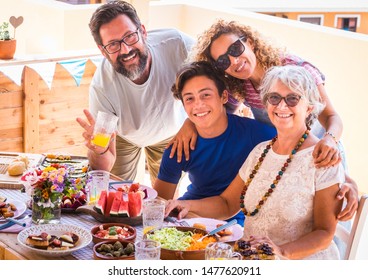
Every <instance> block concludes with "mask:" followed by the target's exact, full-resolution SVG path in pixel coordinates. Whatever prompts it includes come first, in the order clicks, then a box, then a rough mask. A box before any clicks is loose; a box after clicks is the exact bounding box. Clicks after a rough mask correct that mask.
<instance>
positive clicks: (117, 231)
mask: <svg viewBox="0 0 368 280" xmlns="http://www.w3.org/2000/svg"><path fill="white" fill-rule="evenodd" d="M91 234H92V241H93V243H99V242H102V241H107V240H115V241H116V240H120V241H133V242H134V240H135V238H136V237H137V231H136V229H135V228H134V227H132V226H130V225H126V224H119V223H105V224H100V225H96V226H94V227H93V228H92V229H91Z"/></svg>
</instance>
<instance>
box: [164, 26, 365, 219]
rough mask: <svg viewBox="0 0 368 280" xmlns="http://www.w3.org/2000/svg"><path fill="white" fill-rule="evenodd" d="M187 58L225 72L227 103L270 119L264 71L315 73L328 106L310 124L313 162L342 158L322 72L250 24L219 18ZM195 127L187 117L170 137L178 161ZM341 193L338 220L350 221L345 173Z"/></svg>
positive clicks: (350, 186)
mask: <svg viewBox="0 0 368 280" xmlns="http://www.w3.org/2000/svg"><path fill="white" fill-rule="evenodd" d="M191 60H195V61H202V60H204V61H209V62H211V63H212V64H213V65H214V66H215V67H216V69H217V70H218V71H219V72H220V73H222V75H224V77H225V79H226V81H227V84H228V87H229V90H230V92H231V94H232V95H233V98H231V95H229V102H228V103H232V104H233V105H237V104H239V103H237V102H238V101H241V102H244V104H245V105H247V106H249V107H250V108H251V110H252V113H253V115H254V118H255V119H256V120H259V121H262V122H266V123H270V119H269V117H268V115H267V111H266V108H265V106H264V104H263V103H262V100H261V96H260V91H259V85H260V84H261V82H262V80H263V78H264V75H265V72H266V71H267V70H268V69H269V68H271V67H273V66H280V65H299V66H302V67H303V68H305V69H306V70H307V71H308V72H309V73H310V74H311V75H312V76H313V80H314V82H315V84H316V86H317V88H318V94H319V96H320V97H321V99H322V100H323V102H324V104H325V105H326V106H325V107H324V109H323V110H322V112H321V113H320V115H319V116H318V122H315V124H314V125H313V127H312V128H313V132H314V133H315V134H316V135H317V136H318V137H319V138H320V140H319V141H318V143H317V144H316V145H315V147H314V150H313V158H314V162H315V164H316V166H317V167H326V166H332V165H336V164H338V163H339V162H340V161H341V158H340V152H339V148H340V150H343V148H342V146H341V145H340V147H339V141H338V139H340V136H341V134H342V127H343V125H342V121H341V118H340V116H339V115H338V114H337V112H336V111H335V109H334V108H333V106H332V103H331V101H330V100H329V98H328V96H327V93H326V90H325V87H324V82H325V77H324V75H323V74H322V73H321V72H320V71H319V70H318V69H317V68H316V67H315V66H314V65H312V64H311V63H309V62H307V61H305V60H303V59H302V58H300V57H297V56H295V55H291V54H289V53H288V52H287V51H286V49H284V48H281V47H276V46H275V45H273V44H272V43H271V42H270V41H267V40H265V39H264V38H263V37H262V36H261V34H259V33H258V32H257V31H256V30H254V29H252V28H251V27H250V26H247V25H242V24H240V23H238V22H236V21H230V22H227V21H224V20H221V19H220V20H218V21H216V22H215V23H214V24H213V25H212V26H211V27H210V28H209V29H208V30H206V31H204V32H203V33H202V34H201V35H200V36H199V39H198V42H197V45H196V46H195V47H194V49H193V52H192V58H191ZM237 100H238V101H237ZM321 125H322V126H323V128H322V127H321ZM193 130H194V128H193V126H192V125H191V124H190V122H189V121H186V124H185V126H184V127H183V128H182V129H181V130H180V132H179V133H178V134H177V136H176V137H174V139H173V140H172V142H171V143H174V144H173V147H172V151H171V155H172V156H173V154H174V153H175V151H176V150H177V154H178V160H181V153H182V151H183V150H184V152H185V155H186V158H187V160H188V157H189V153H188V152H187V150H188V149H189V148H188V147H187V146H186V145H187V144H186V143H187V142H188V141H190V147H191V149H195V142H196V137H197V134H196V133H193ZM188 139H190V140H188ZM175 140H178V141H175ZM349 190H352V191H349ZM346 192H347V193H346ZM344 194H345V195H346V197H347V200H348V201H347V205H346V207H345V209H344V210H343V211H342V212H341V214H340V215H339V219H340V220H349V219H351V218H352V216H353V215H354V213H355V210H356V209H357V206H358V203H357V202H358V187H357V186H356V184H355V182H354V181H353V180H352V179H351V178H350V177H349V176H347V175H346V183H345V184H344V186H343V188H342V190H341V192H340V193H339V194H338V196H339V198H340V199H342V198H343V196H344Z"/></svg>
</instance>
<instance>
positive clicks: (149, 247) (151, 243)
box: [134, 239, 161, 260]
mask: <svg viewBox="0 0 368 280" xmlns="http://www.w3.org/2000/svg"><path fill="white" fill-rule="evenodd" d="M134 245H135V253H134V254H135V259H136V260H159V259H160V255H161V243H160V242H158V241H155V240H149V239H143V240H140V241H136V242H135V244H134Z"/></svg>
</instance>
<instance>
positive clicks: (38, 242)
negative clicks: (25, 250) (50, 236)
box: [26, 236, 49, 249]
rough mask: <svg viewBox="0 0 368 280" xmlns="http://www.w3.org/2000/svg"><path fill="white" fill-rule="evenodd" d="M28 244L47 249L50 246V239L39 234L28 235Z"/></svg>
mask: <svg viewBox="0 0 368 280" xmlns="http://www.w3.org/2000/svg"><path fill="white" fill-rule="evenodd" d="M26 244H27V245H28V246H31V247H34V248H39V249H46V248H47V247H48V246H49V241H48V240H47V239H43V238H41V237H39V236H28V238H27V239H26Z"/></svg>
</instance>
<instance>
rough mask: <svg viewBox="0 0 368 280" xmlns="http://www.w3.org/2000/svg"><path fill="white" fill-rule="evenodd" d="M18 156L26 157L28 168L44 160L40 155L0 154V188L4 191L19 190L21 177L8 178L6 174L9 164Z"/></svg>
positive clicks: (21, 185)
mask: <svg viewBox="0 0 368 280" xmlns="http://www.w3.org/2000/svg"><path fill="white" fill-rule="evenodd" d="M18 156H26V157H27V158H28V160H29V164H28V168H32V167H36V166H38V165H39V164H40V163H41V162H42V161H43V159H44V156H43V155H41V154H27V153H9V152H0V188H6V189H21V188H23V184H22V182H21V180H20V179H21V177H22V175H19V176H10V175H9V173H8V166H9V164H10V163H11V162H12V161H14V159H15V158H16V157H18Z"/></svg>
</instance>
